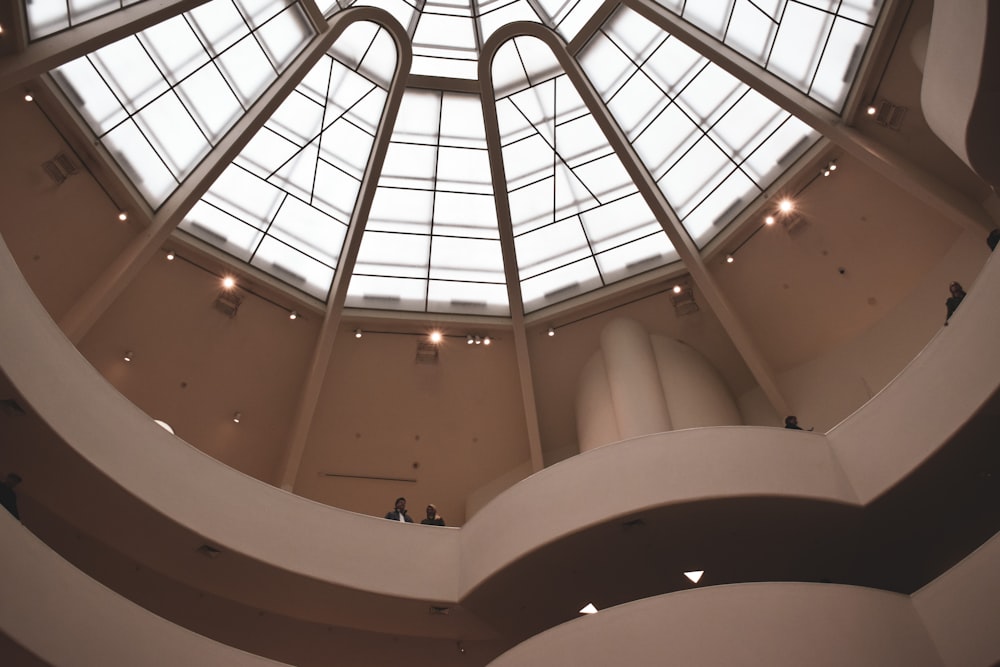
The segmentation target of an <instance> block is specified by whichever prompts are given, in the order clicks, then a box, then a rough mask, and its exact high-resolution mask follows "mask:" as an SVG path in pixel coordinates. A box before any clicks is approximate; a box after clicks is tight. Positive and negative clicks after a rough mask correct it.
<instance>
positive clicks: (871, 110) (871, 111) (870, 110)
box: [865, 104, 878, 116]
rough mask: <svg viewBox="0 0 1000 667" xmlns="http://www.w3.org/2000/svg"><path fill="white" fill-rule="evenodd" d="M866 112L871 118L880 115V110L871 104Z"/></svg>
mask: <svg viewBox="0 0 1000 667" xmlns="http://www.w3.org/2000/svg"><path fill="white" fill-rule="evenodd" d="M865 112H867V114H868V115H869V116H874V115H875V114H877V113H878V109H876V108H875V105H874V104H869V105H868V108H867V109H865Z"/></svg>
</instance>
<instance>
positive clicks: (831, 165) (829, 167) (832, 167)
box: [820, 162, 837, 176]
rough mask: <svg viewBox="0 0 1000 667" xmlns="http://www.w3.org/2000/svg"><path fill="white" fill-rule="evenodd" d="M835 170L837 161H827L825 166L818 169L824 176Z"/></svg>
mask: <svg viewBox="0 0 1000 667" xmlns="http://www.w3.org/2000/svg"><path fill="white" fill-rule="evenodd" d="M835 171H837V163H836V162H827V164H826V166H825V167H823V169H822V170H820V173H821V174H823V175H824V176H829V175H830V174H832V173H833V172H835Z"/></svg>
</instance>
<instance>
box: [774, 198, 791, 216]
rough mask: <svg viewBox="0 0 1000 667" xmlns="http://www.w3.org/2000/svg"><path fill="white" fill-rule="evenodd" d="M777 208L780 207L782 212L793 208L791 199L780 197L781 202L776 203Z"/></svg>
mask: <svg viewBox="0 0 1000 667" xmlns="http://www.w3.org/2000/svg"><path fill="white" fill-rule="evenodd" d="M778 208H779V209H781V212H782V213H788V212H789V211H791V210H792V209H793V208H795V205H794V204H793V203H792V200H791V199H782V200H781V203H779V204H778Z"/></svg>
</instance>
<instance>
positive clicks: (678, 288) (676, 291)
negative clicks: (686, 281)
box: [674, 285, 681, 294]
mask: <svg viewBox="0 0 1000 667" xmlns="http://www.w3.org/2000/svg"><path fill="white" fill-rule="evenodd" d="M680 293H681V286H680V285H674V294H680Z"/></svg>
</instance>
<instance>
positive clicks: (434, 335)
mask: <svg viewBox="0 0 1000 667" xmlns="http://www.w3.org/2000/svg"><path fill="white" fill-rule="evenodd" d="M429 337H430V339H431V342H432V343H440V342H441V340H442V339H443V338H444V336H442V335H441V332H440V331H432V332H431V333H430V336H429Z"/></svg>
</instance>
